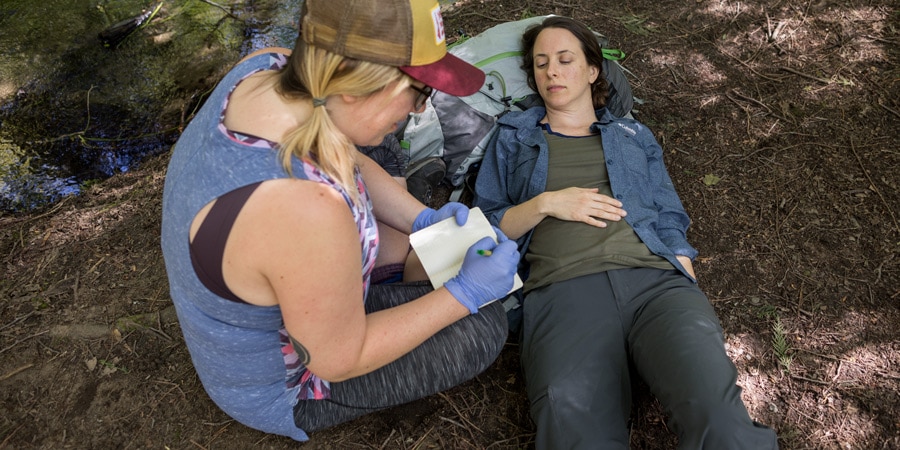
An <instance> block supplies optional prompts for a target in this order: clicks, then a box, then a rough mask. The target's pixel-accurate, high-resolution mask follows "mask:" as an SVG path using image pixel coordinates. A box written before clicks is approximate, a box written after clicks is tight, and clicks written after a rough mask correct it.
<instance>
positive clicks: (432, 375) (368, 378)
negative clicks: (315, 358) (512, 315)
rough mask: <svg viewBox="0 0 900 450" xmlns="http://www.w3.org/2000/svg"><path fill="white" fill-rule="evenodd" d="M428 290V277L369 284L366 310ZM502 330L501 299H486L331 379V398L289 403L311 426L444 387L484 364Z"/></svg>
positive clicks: (496, 350)
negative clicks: (418, 340) (416, 339)
mask: <svg viewBox="0 0 900 450" xmlns="http://www.w3.org/2000/svg"><path fill="white" fill-rule="evenodd" d="M430 291H432V287H431V284H430V283H428V282H424V283H421V284H386V285H371V286H370V287H369V295H368V298H367V301H366V313H372V312H375V311H379V310H382V309H386V308H390V307H393V306H397V305H400V304H403V303H406V302H408V301H410V300H412V299H415V298H418V297H421V296H422V295H425V294H426V293H428V292H430ZM507 336H508V330H507V325H506V312H505V311H504V310H503V304H502V303H501V302H494V303H491V304H490V305H487V306H485V307H483V308H481V309H480V310H479V311H478V314H472V315H470V316H467V317H465V318H463V319H461V320H459V321H457V322H455V323H453V324H452V325H450V326H448V327H447V328H444V329H443V330H441V331H439V332H438V333H437V334H435V335H434V336H432V337H431V338H430V339H428V340H427V341H425V342H424V343H422V345H420V346H418V347H416V348H415V349H413V350H412V351H411V352H409V353H407V354H406V355H404V356H402V357H401V358H400V359H398V360H396V361H394V362H392V363H390V364H388V365H386V366H384V367H382V368H380V369H378V370H375V371H374V372H370V373H368V374H365V375H362V376H359V377H356V378H351V379H349V380H346V381H342V382H339V383H331V398H329V399H324V400H300V401H299V402H298V403H297V405H296V406H295V407H294V422H295V423H296V424H297V426H298V427H300V428H302V429H303V430H304V431H306V432H313V431H317V430H321V429H323V428H327V427H331V426H334V425H337V424H339V423H342V422H346V421H348V420H351V419H354V418H357V417H359V416H362V415H364V414H368V413H371V412H374V411H378V410H380V409H385V408H390V407H392V406H397V405H401V404H403V403H408V402H411V401H413V400H418V399H420V398H423V397H427V396H429V395H432V394H436V393H438V392H441V391H444V390H447V389H450V388H451V387H454V386H456V385H458V384H461V383H463V382H466V381H468V380H470V379H472V378H474V377H475V376H476V375H478V374H479V373H481V372H482V371H484V370H485V369H487V367H488V366H490V365H491V363H493V362H494V360H495V359H497V356H498V355H499V354H500V350H502V349H503V345H504V344H505V343H506V337H507Z"/></svg>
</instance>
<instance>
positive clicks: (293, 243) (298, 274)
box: [224, 177, 469, 381]
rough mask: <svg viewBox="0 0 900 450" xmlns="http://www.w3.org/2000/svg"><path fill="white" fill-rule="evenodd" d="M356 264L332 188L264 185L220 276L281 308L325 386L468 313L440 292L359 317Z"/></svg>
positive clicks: (233, 238)
mask: <svg viewBox="0 0 900 450" xmlns="http://www.w3.org/2000/svg"><path fill="white" fill-rule="evenodd" d="M388 181H390V183H392V184H393V185H395V186H397V183H396V182H395V181H394V180H393V179H391V178H390V177H388ZM410 214H411V213H410ZM409 220H410V222H411V221H412V219H409ZM361 259H362V255H361V249H360V245H359V233H358V231H357V228H356V224H355V222H354V221H353V218H352V216H351V214H350V211H349V210H348V208H347V205H346V202H344V200H343V198H341V197H340V196H339V195H338V194H337V193H336V192H335V191H334V190H333V189H331V188H328V187H326V186H323V185H320V184H318V183H314V182H310V181H304V180H296V179H284V180H272V181H268V182H265V183H263V184H262V185H261V186H260V187H259V189H257V191H256V192H254V194H253V195H252V196H251V197H250V199H249V200H248V201H247V203H246V205H245V207H244V209H243V210H242V211H241V213H240V215H239V216H238V218H237V220H236V221H235V225H234V228H233V229H232V233H231V235H230V236H229V240H228V244H227V245H226V254H225V263H224V264H225V266H224V268H225V280H226V283H227V284H228V286H229V287H230V288H231V289H232V290H233V291H234V292H235V294H237V295H238V296H240V297H241V298H243V299H245V300H247V301H250V302H251V303H254V304H261V305H274V304H277V305H279V306H280V307H281V312H282V316H283V317H284V322H285V327H286V328H287V331H288V333H289V334H290V335H291V337H292V338H293V339H294V340H295V341H296V342H297V343H298V344H299V345H300V346H302V347H303V348H304V349H305V350H306V352H307V353H308V355H309V362H308V364H307V367H308V368H309V370H310V371H312V372H313V373H315V374H316V375H318V376H319V377H321V378H322V379H325V380H329V381H341V380H345V379H348V378H352V377H355V376H359V375H362V374H365V373H368V372H371V371H373V370H375V369H377V368H379V367H382V366H384V365H385V364H388V363H390V362H391V361H394V360H396V359H397V358H399V357H400V356H402V355H404V354H406V353H407V352H409V351H410V350H412V349H413V348H415V347H416V346H418V345H420V344H421V343H422V342H424V341H425V340H426V339H428V338H429V337H431V336H432V335H433V334H434V333H436V332H437V331H439V330H441V329H443V328H444V327H446V326H447V325H449V324H451V323H453V322H455V321H457V320H459V319H460V318H462V317H464V316H466V315H468V314H469V311H468V310H467V309H466V307H465V306H463V305H462V304H460V303H459V302H458V301H457V300H456V299H455V298H454V297H453V296H452V295H451V294H450V293H449V292H448V291H447V290H446V289H444V288H441V289H438V290H436V291H434V292H431V293H429V294H427V295H425V296H423V297H421V298H419V299H416V300H413V301H411V302H409V303H406V304H404V305H401V306H398V307H395V308H390V309H387V310H383V311H380V312H377V313H374V314H368V315H367V314H366V313H365V310H364V307H363V284H362V267H361Z"/></svg>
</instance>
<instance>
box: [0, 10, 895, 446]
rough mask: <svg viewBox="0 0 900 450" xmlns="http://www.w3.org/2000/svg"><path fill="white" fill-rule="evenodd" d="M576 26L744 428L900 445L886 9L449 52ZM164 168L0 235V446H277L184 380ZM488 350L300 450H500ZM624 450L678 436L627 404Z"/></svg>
mask: <svg viewBox="0 0 900 450" xmlns="http://www.w3.org/2000/svg"><path fill="white" fill-rule="evenodd" d="M545 14H559V15H567V16H572V17H576V18H578V19H581V20H583V21H584V22H586V23H587V24H589V25H590V26H591V27H592V28H594V29H595V30H596V31H599V32H602V33H603V34H605V35H606V36H608V37H609V41H610V46H611V47H614V48H619V49H621V50H623V51H625V52H626V53H627V55H628V56H627V59H625V60H624V61H623V65H624V66H625V67H626V68H627V69H628V70H629V71H630V73H631V75H630V81H631V83H632V87H633V89H634V93H635V95H636V96H637V97H639V98H640V99H642V100H643V104H639V105H637V106H636V109H637V111H636V114H635V117H636V118H637V119H638V120H640V121H642V122H644V123H645V124H647V125H648V126H649V127H650V128H651V129H652V130H654V132H655V133H656V136H657V138H658V140H659V142H660V143H661V144H662V147H663V149H664V150H665V162H666V164H667V166H668V169H669V172H670V174H671V176H672V178H673V181H674V182H675V185H676V187H677V189H678V191H679V193H680V195H681V197H682V200H683V202H684V204H685V207H686V209H687V211H688V213H689V214H690V215H691V218H692V220H693V225H692V227H691V229H690V231H689V238H690V240H691V242H692V243H693V244H694V246H695V247H697V248H698V249H699V250H700V257H699V259H698V261H697V263H696V264H695V268H696V270H697V273H698V276H699V280H700V286H701V287H702V289H703V290H704V291H705V292H706V293H707V294H708V296H709V298H710V300H711V301H712V303H713V305H714V307H715V309H716V311H717V312H718V314H719V316H720V319H721V322H722V326H723V328H724V330H725V333H726V339H727V351H728V354H729V355H730V356H731V357H732V359H733V360H734V362H735V364H736V365H737V368H738V371H739V378H738V383H739V384H740V386H741V387H742V388H743V400H744V402H745V403H746V405H747V407H748V409H749V411H750V413H751V415H752V417H753V418H754V419H755V420H757V421H759V422H762V423H764V424H766V425H768V426H771V427H773V428H774V429H775V430H776V431H777V432H778V435H779V442H780V445H781V448H783V449H900V331H898V328H900V307H898V303H900V258H898V256H897V255H898V251H900V227H898V215H900V190H898V181H900V178H898V173H900V95H898V94H900V66H898V56H900V11H898V9H897V5H896V3H894V2H891V1H887V0H844V1H836V0H809V1H802V2H794V1H786V0H751V1H745V2H735V1H724V0H695V1H687V2H685V1H673V0H665V1H659V0H637V1H630V2H618V3H615V2H598V1H594V0H542V1H528V0H525V1H517V2H514V1H509V0H506V1H500V0H480V1H476V0H470V1H461V2H458V3H456V4H453V5H448V6H446V7H445V10H444V18H445V21H446V29H447V30H448V34H451V35H453V34H455V33H456V30H464V31H465V32H466V33H467V34H469V35H474V34H477V33H478V32H480V31H482V30H484V29H486V28H488V27H490V26H492V25H495V24H498V23H500V22H503V21H508V20H515V19H520V18H525V17H530V16H534V15H545ZM166 163H167V154H163V155H162V156H159V157H155V158H153V159H150V160H149V161H146V162H145V163H144V164H143V165H142V167H140V168H138V169H137V170H133V171H130V172H128V173H125V174H121V175H118V176H116V177H114V178H111V179H109V180H106V181H104V182H101V183H97V184H95V185H93V186H92V187H91V188H90V189H88V190H87V192H85V193H84V194H83V195H81V196H79V197H74V198H68V199H66V200H64V201H62V202H61V203H58V204H56V205H53V206H51V207H48V208H46V209H44V210H41V211H35V212H29V213H5V214H3V215H2V216H0V258H2V274H3V275H2V279H0V301H2V305H3V307H2V309H0V448H10V449H29V448H48V449H49V448H53V449H60V448H117V449H126V448H157V449H163V448H171V449H188V448H210V449H211V448H229V449H232V448H233V449H244V448H277V449H282V448H295V447H296V446H297V445H296V443H295V442H293V441H291V440H289V439H287V438H282V437H278V436H272V435H266V434H264V433H261V432H258V431H254V430H252V429H249V428H247V427H244V426H243V425H241V424H239V423H237V422H235V421H233V420H231V419H230V418H229V417H228V416H226V415H225V414H224V413H222V412H221V411H220V410H219V409H217V408H216V406H215V405H214V404H213V403H212V402H211V401H210V400H209V398H208V397H207V395H206V394H205V392H204V391H203V388H202V386H201V385H200V382H199V380H198V379H197V376H196V373H195V372H194V369H193V367H192V365H191V361H190V357H189V355H188V353H187V350H186V348H185V345H184V342H183V339H182V336H181V332H180V329H179V325H178V322H177V320H176V318H175V315H174V311H173V308H172V303H171V300H170V298H169V293H168V285H167V280H166V275H165V271H164V267H163V261H162V255H161V252H160V247H159V227H160V205H161V191H162V185H163V181H164V178H165V167H166ZM518 364H519V360H518V346H517V340H516V339H515V337H512V336H511V337H510V339H509V341H508V344H507V346H506V348H505V349H504V350H503V352H502V353H501V354H500V356H499V358H498V360H497V362H496V363H495V364H494V365H493V366H492V367H490V368H489V369H488V370H487V371H486V372H484V373H483V374H481V375H480V376H478V377H477V378H475V379H474V380H472V381H470V382H467V383H465V384H463V385H460V386H458V387H456V388H453V389H451V390H449V391H446V392H444V393H441V394H438V395H434V396H432V397H429V398H425V399H422V400H420V401H416V402H413V403H411V404H408V405H403V406H399V407H396V408H393V409H389V410H386V411H383V412H379V413H376V414H372V415H370V416H367V417H364V418H361V419H358V420H356V421H353V422H350V423H347V424H344V425H341V426H338V427H335V428H333V429H329V430H325V431H322V432H319V433H315V434H314V435H313V436H312V438H311V440H310V441H309V442H308V443H306V444H303V445H302V447H303V448H308V449H347V448H361V449H421V448H452V449H486V448H492V449H521V448H529V447H531V446H533V444H532V442H533V437H534V424H533V423H532V421H531V419H530V417H529V413H528V400H527V398H526V396H525V389H524V383H523V380H522V377H521V374H520V371H519V365H518ZM632 422H633V427H632V437H631V440H632V448H635V449H669V448H674V447H675V446H676V444H677V437H676V436H675V435H674V434H673V433H672V432H671V431H670V430H669V429H667V426H666V416H665V413H664V411H663V410H662V408H661V407H660V406H659V404H658V402H656V401H655V400H654V399H653V397H652V396H651V395H650V394H649V393H648V392H647V390H646V388H645V387H641V386H638V389H637V390H636V393H635V403H634V408H633V417H632Z"/></svg>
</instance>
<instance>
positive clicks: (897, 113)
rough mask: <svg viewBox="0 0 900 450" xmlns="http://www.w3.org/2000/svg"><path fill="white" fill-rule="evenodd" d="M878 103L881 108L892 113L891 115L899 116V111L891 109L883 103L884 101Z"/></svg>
mask: <svg viewBox="0 0 900 450" xmlns="http://www.w3.org/2000/svg"><path fill="white" fill-rule="evenodd" d="M878 104H879V105H881V107H882V108H884V109H886V110H888V112H890V113H891V114H893V115H895V116H897V117H898V118H900V112H897V111H896V110H893V109H891V108H889V107H888V106H887V105H885V104H884V103H881V102H879V103H878Z"/></svg>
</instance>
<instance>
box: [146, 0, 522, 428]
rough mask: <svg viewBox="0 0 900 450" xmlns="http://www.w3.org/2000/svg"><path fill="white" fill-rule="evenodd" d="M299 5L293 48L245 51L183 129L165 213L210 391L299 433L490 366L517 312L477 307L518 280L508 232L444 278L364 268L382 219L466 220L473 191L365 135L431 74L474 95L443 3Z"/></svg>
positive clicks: (393, 115) (431, 84) (427, 87)
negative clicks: (440, 282)
mask: <svg viewBox="0 0 900 450" xmlns="http://www.w3.org/2000/svg"><path fill="white" fill-rule="evenodd" d="M304 10H305V11H304V14H303V17H302V19H301V20H302V31H301V33H302V36H301V38H300V39H298V41H297V45H296V47H295V48H294V49H293V51H292V52H291V51H287V50H284V49H280V50H279V49H272V50H266V51H261V52H257V53H256V54H254V55H251V56H250V57H248V58H246V59H245V60H244V61H242V62H241V63H239V64H238V65H237V66H236V67H235V68H234V69H232V70H231V72H230V73H228V74H227V75H226V76H225V78H224V79H223V80H222V82H221V83H220V84H219V86H218V87H217V88H216V89H215V91H214V92H213V93H212V95H211V96H210V98H209V99H208V100H207V101H206V103H205V105H204V106H203V108H202V109H201V110H200V111H199V112H198V114H197V116H196V117H195V118H194V119H193V120H192V122H191V124H190V125H189V126H188V127H187V129H186V130H185V132H184V134H183V135H182V136H181V138H180V139H179V141H178V143H177V144H176V145H175V149H174V151H173V154H172V159H171V162H170V164H169V169H168V173H167V175H166V184H165V192H164V198H163V225H162V247H163V255H164V258H165V263H166V270H167V272H168V276H169V284H170V290H171V295H172V299H173V301H174V303H175V307H176V310H177V312H178V318H179V322H180V324H181V328H182V331H183V333H184V337H185V342H186V343H187V346H188V349H189V350H190V353H191V357H192V359H193V362H194V366H195V367H196V370H197V373H198V374H199V376H200V380H201V381H202V383H203V386H204V388H205V389H206V391H207V393H208V394H209V396H210V397H211V398H212V399H213V401H214V402H216V404H217V405H218V406H219V407H220V408H222V409H223V410H224V411H225V412H226V413H228V414H229V415H230V416H232V417H233V418H235V419H236V420H238V421H239V422H241V423H244V424H246V425H248V426H250V427H253V428H256V429H259V430H262V431H265V432H269V433H276V434H281V435H285V436H290V437H292V438H294V439H297V440H306V439H307V434H306V433H307V432H310V431H315V430H319V429H322V428H325V427H328V426H332V425H335V424H338V423H341V422H344V421H347V420H350V419H352V418H354V417H358V416H360V415H363V414H366V413H369V412H372V411H376V410H378V409H382V408H387V407H391V406H394V405H398V404H401V403H404V402H409V401H412V400H415V399H418V398H422V397H424V396H427V395H430V394H433V393H436V392H438V391H441V390H443V389H447V388H450V387H452V386H455V385H457V384H459V383H461V382H463V381H466V380H469V379H471V378H472V377H474V376H475V375H476V374H478V373H479V372H481V371H482V370H484V369H485V368H486V367H487V366H488V365H489V364H491V363H492V362H493V361H494V359H495V358H496V356H497V355H498V353H499V351H500V349H501V347H502V346H503V343H504V342H505V339H506V334H507V331H506V316H505V314H504V312H503V308H502V306H500V305H498V304H496V303H495V304H492V305H488V306H486V307H485V308H483V309H479V307H480V306H482V305H483V304H485V303H486V302H489V301H491V300H493V299H496V298H498V297H500V296H502V295H504V294H505V293H506V292H507V291H508V290H509V289H510V288H511V287H512V284H513V276H514V273H515V267H516V264H517V262H518V252H517V251H516V246H515V243H514V242H512V241H508V240H506V239H505V238H503V237H502V236H501V242H500V243H499V244H496V243H494V241H493V240H491V239H485V240H482V241H480V242H478V243H476V244H474V245H473V246H472V248H470V249H469V253H468V255H467V257H466V259H465V261H464V263H463V267H462V269H461V270H460V273H459V274H458V275H457V276H456V277H455V278H453V279H451V280H450V281H448V282H447V283H446V284H445V286H444V287H442V288H440V289H437V290H432V289H431V287H430V285H428V284H427V283H419V284H399V285H376V284H372V283H371V275H372V273H373V270H374V269H377V268H375V267H374V266H375V261H376V256H377V255H378V249H379V246H380V245H382V244H386V243H383V242H380V239H379V235H378V231H377V225H376V218H377V220H378V221H381V222H383V223H385V224H387V225H389V226H390V227H392V228H394V229H397V230H402V231H405V232H406V233H410V232H414V231H416V230H419V229H421V228H424V227H426V226H429V225H431V224H433V223H435V222H438V221H440V220H442V219H445V218H450V217H455V218H456V221H457V222H458V223H460V224H462V223H464V222H465V221H466V217H467V213H468V208H466V207H465V206H463V205H461V204H458V203H450V204H448V205H445V206H444V207H442V208H441V209H440V210H437V211H436V210H433V209H430V208H426V207H425V206H424V205H422V204H421V203H419V202H418V201H416V200H415V199H414V198H413V197H412V196H411V195H409V194H408V193H407V192H406V191H405V190H404V189H403V188H402V187H401V186H400V185H399V184H398V183H396V182H395V181H394V180H393V179H392V178H391V177H390V176H389V175H388V174H387V173H385V172H384V170H383V169H382V168H381V167H379V166H378V165H377V164H376V163H374V162H373V161H372V160H371V159H368V158H367V157H365V156H363V155H362V154H361V153H360V152H358V151H357V150H356V147H355V146H356V145H360V146H363V145H377V144H379V143H380V142H381V141H382V138H383V137H384V136H385V135H386V134H387V133H390V132H392V131H394V130H395V127H396V124H397V123H398V122H400V121H402V120H404V119H405V118H406V117H407V115H408V114H409V113H410V112H411V111H415V110H420V109H422V108H423V106H424V104H425V99H426V98H427V96H428V94H429V93H430V92H431V90H432V89H440V90H444V91H446V92H448V93H450V94H455V95H467V94H470V93H472V92H474V91H475V90H477V89H478V88H479V87H480V86H481V84H482V82H483V79H484V75H483V73H481V72H480V71H479V70H478V69H475V68H474V67H472V66H470V65H468V64H465V63H463V62H462V61H461V60H459V59H457V58H455V57H453V56H452V55H450V54H448V53H447V51H446V45H445V43H444V39H443V24H442V23H441V16H440V9H439V6H438V4H437V2H436V1H433V0H431V1H429V0H398V1H393V2H390V4H388V3H384V2H353V1H349V0H307V1H306V2H305V6H304ZM484 249H491V250H493V255H492V256H490V257H484V256H479V255H478V254H477V251H478V250H484ZM403 256H404V258H405V255H403ZM385 263H387V264H389V263H391V261H386V262H385Z"/></svg>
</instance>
